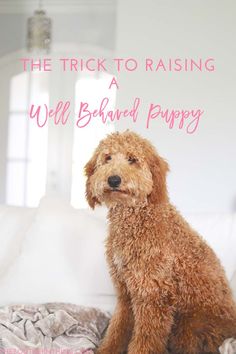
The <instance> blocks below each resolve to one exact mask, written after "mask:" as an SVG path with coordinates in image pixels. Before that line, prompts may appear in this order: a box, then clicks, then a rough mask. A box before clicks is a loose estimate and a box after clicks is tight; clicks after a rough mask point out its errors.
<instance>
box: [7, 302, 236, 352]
mask: <svg viewBox="0 0 236 354" xmlns="http://www.w3.org/2000/svg"><path fill="white" fill-rule="evenodd" d="M109 319H110V315H109V314H108V313H106V312H103V311H101V310H99V309H95V308H86V307H82V306H77V305H72V304H65V303H47V304H42V305H12V306H7V307H3V308H0V354H2V353H4V352H5V353H7V354H19V353H27V352H30V354H34V352H35V353H37V354H40V352H41V353H43V354H49V353H53V354H54V353H55V354H72V353H77V354H85V353H86V354H92V353H93V349H95V348H96V347H97V346H98V345H99V342H100V340H101V338H102V336H103V334H104V332H105V330H106V328H107V326H108V323H109ZM219 352H220V353H221V354H236V340H235V339H232V338H231V339H227V340H225V342H224V343H223V344H222V346H221V347H220V348H219Z"/></svg>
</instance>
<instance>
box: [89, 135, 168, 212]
mask: <svg viewBox="0 0 236 354" xmlns="http://www.w3.org/2000/svg"><path fill="white" fill-rule="evenodd" d="M167 171H168V165H167V163H166V161H165V160H163V159H162V158H161V157H160V156H159V155H158V154H157V152H156V150H155V148H154V147H153V146H152V145H151V144H150V143H149V142H148V141H147V140H146V139H143V138H141V137H140V136H139V135H137V134H135V133H133V132H130V131H126V132H124V133H113V134H111V135H109V136H108V137H107V138H106V139H104V140H102V141H101V142H100V144H99V145H98V147H97V149H96V150H95V153H94V155H93V156H92V158H91V160H90V161H89V162H88V163H87V164H86V166H85V173H86V176H87V183H86V196H87V200H88V203H89V205H90V206H91V207H92V208H94V206H95V205H96V204H101V203H105V204H106V205H107V206H108V207H111V206H113V205H117V204H123V205H127V206H134V205H137V204H139V203H145V202H147V203H162V202H165V201H166V200H167V199H168V196H167V189H166V172H167Z"/></svg>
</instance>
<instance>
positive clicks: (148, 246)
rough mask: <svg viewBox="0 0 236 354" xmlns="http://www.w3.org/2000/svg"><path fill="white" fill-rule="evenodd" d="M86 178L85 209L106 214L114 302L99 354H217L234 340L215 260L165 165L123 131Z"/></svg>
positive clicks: (227, 294) (226, 292)
mask: <svg viewBox="0 0 236 354" xmlns="http://www.w3.org/2000/svg"><path fill="white" fill-rule="evenodd" d="M85 171H86V174H87V177H88V178H87V199H88V202H89V204H90V206H91V207H92V208H94V206H95V204H97V203H98V204H101V203H103V202H104V203H105V204H106V205H107V206H108V207H109V221H110V229H109V235H108V238H107V244H106V247H107V259H108V263H109V266H110V270H111V276H112V279H113V281H114V284H115V287H116V290H117V296H118V303H117V307H116V310H115V313H114V315H113V317H112V320H111V323H110V325H109V327H108V330H107V333H106V336H105V338H104V340H103V342H102V344H101V346H100V348H99V349H98V353H99V354H120V353H122V352H123V351H125V350H128V354H154V353H156V354H159V353H160V354H161V353H164V352H168V351H170V352H173V353H176V354H177V353H178V354H198V353H217V352H218V350H217V348H218V347H219V346H220V345H221V343H222V342H223V340H224V339H225V338H227V337H232V336H236V306H235V303H234V302H233V299H232V294H231V291H230V289H229V285H228V283H227V280H226V277H225V273H224V271H223V269H222V267H221V265H220V263H219V260H218V259H217V257H216V255H215V254H214V252H213V251H212V249H211V248H210V247H209V246H208V245H207V244H206V243H205V242H204V241H203V240H202V238H201V237H199V235H198V234H197V232H196V231H194V230H193V229H192V228H191V227H190V226H189V224H188V223H187V222H186V221H185V220H184V219H183V218H182V217H181V215H180V214H179V213H178V212H177V210H176V209H175V208H174V207H173V206H172V205H171V204H170V202H169V199H168V195H167V188H166V172H167V171H168V165H167V163H166V162H165V161H164V160H163V159H162V158H161V157H160V156H159V155H158V154H157V152H156V151H155V149H154V147H153V146H152V145H151V144H150V143H149V142H148V141H147V140H145V139H143V138H141V137H140V136H138V135H137V134H135V133H132V132H129V131H127V132H124V133H114V134H111V135H110V136H108V137H107V138H106V139H104V140H103V141H101V142H100V144H99V146H98V148H97V149H96V151H95V153H94V156H93V157H92V158H91V160H90V161H89V162H88V163H87V165H86V166H85ZM127 348H128V349H127Z"/></svg>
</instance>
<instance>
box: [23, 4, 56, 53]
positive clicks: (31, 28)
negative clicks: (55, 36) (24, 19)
mask: <svg viewBox="0 0 236 354" xmlns="http://www.w3.org/2000/svg"><path fill="white" fill-rule="evenodd" d="M51 32H52V21H51V19H50V18H49V17H47V15H46V11H45V10H43V4H42V0H39V4H38V9H37V10H35V11H34V15H33V16H32V17H30V18H28V26H27V48H28V50H29V51H30V52H38V53H49V51H50V47H51Z"/></svg>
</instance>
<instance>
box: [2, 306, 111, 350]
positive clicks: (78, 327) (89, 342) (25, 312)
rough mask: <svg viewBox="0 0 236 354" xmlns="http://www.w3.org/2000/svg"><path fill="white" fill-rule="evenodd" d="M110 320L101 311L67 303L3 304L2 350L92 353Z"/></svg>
mask: <svg viewBox="0 0 236 354" xmlns="http://www.w3.org/2000/svg"><path fill="white" fill-rule="evenodd" d="M109 319H110V316H109V314H108V313H105V312H103V311H101V310H98V309H94V308H86V307H82V306H76V305H71V304H65V303H47V304H43V305H12V306H7V307H3V308H0V352H1V353H3V352H8V353H9V350H11V353H13V352H15V353H16V352H17V353H19V352H28V351H30V352H31V353H32V351H33V352H34V351H35V352H37V353H40V351H43V352H44V353H45V352H46V351H47V352H50V353H54V352H55V353H58V350H60V352H62V350H66V353H68V352H71V353H81V354H82V353H86V354H88V353H93V349H94V348H96V347H97V346H98V344H99V342H100V340H101V338H102V334H103V332H104V331H105V329H106V327H107V326H108V322H109ZM12 351H13V352H12Z"/></svg>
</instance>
